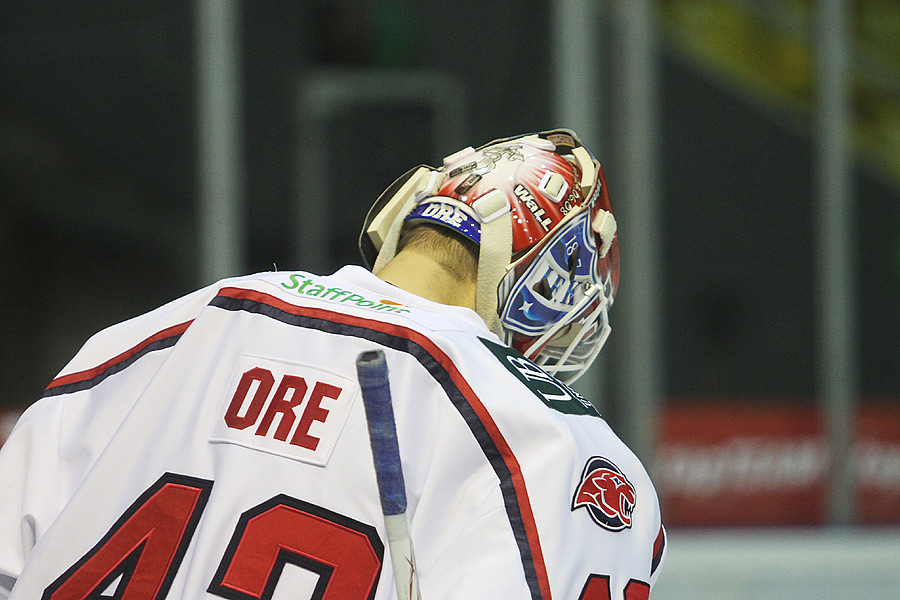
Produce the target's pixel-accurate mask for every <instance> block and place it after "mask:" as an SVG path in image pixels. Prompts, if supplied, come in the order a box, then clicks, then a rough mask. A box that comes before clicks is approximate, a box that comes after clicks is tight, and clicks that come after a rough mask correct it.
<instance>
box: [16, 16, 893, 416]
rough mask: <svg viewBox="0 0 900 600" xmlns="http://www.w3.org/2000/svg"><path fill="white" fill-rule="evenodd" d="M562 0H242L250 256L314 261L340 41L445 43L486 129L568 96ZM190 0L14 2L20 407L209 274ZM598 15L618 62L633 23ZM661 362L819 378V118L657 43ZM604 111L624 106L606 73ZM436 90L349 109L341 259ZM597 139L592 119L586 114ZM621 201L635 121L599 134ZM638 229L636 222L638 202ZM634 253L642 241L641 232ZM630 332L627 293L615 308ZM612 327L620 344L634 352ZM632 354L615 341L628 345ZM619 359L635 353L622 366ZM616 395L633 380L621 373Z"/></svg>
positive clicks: (710, 392) (782, 394) (860, 166)
mask: <svg viewBox="0 0 900 600" xmlns="http://www.w3.org/2000/svg"><path fill="white" fill-rule="evenodd" d="M550 18H551V15H550V8H549V4H548V2H541V1H537V0H529V1H516V2H514V1H512V0H501V1H496V2H469V1H459V2H449V3H448V2H441V3H430V2H429V3H418V2H413V1H412V0H408V1H399V0H398V1H386V0H371V1H368V2H363V1H359V2H323V1H313V0H307V1H289V0H265V1H259V2H246V3H245V5H244V7H243V12H242V15H241V19H242V22H243V32H242V38H241V43H242V45H243V47H242V60H243V71H242V77H243V89H242V92H243V101H244V107H243V113H242V117H243V120H244V134H243V135H244V148H243V149H244V158H245V169H246V171H245V176H246V201H247V205H248V212H247V215H246V218H247V227H248V231H247V234H248V244H249V246H248V253H249V255H248V267H247V271H248V272H252V271H261V270H270V269H272V268H273V265H276V266H277V268H279V269H295V268H308V267H309V266H308V265H303V264H297V262H298V258H297V239H299V238H300V237H301V236H303V235H304V223H302V222H298V219H297V217H296V214H297V208H296V206H297V203H298V201H302V198H303V190H302V186H301V185H300V184H299V183H298V181H299V178H298V173H297V155H298V148H300V147H301V145H302V144H310V143H317V141H316V140H308V139H303V138H302V137H301V134H300V132H301V130H302V123H298V122H297V108H296V107H297V94H298V89H300V88H301V86H302V83H303V81H304V76H305V74H307V73H309V72H310V70H311V69H318V68H322V67H354V68H366V69H375V68H388V69H425V70H429V71H434V72H437V73H442V74H446V75H447V76H449V77H452V78H453V79H454V80H455V81H458V82H459V86H460V88H461V89H460V90H459V93H460V94H462V95H463V97H464V99H465V103H466V118H467V124H468V125H467V131H465V132H464V134H465V135H464V136H463V139H465V140H466V143H471V144H472V145H479V144H482V143H485V142H487V141H489V140H491V139H494V138H498V137H505V136H508V135H513V134H518V133H524V132H527V131H534V130H539V129H546V128H551V127H557V126H565V125H566V124H564V123H556V122H553V120H552V107H551V97H552V93H551V92H552V89H551V85H552V83H551V82H552V77H551V75H552V73H551V60H550V57H551V48H550V43H551V36H550V34H549V30H548V22H549V19H550ZM193 19H194V14H193V5H192V3H190V2H155V3H145V2H133V1H123V0H116V1H112V0H101V1H95V2H91V3H78V4H69V3H59V2H52V1H49V0H32V1H28V2H25V1H12V2H4V3H2V4H0V277H2V279H0V280H2V282H3V293H2V299H0V302H2V311H0V315H2V318H0V382H2V384H0V408H11V409H12V408H17V407H24V406H25V405H27V404H28V403H29V402H31V401H33V400H34V399H35V398H36V397H37V396H39V395H40V392H41V389H42V388H43V387H44V386H45V385H46V384H47V383H48V382H49V380H50V379H52V378H53V376H54V375H55V374H56V372H58V371H59V370H60V369H61V368H62V367H63V366H64V364H65V363H66V361H67V360H68V359H69V358H70V357H71V356H72V355H73V354H74V353H75V351H77V349H78V348H79V347H80V345H81V344H82V343H83V342H84V341H85V340H86V339H87V337H88V336H90V335H91V334H92V333H94V332H96V331H97V330H99V329H101V328H103V327H105V326H108V325H111V324H113V323H115V322H117V321H120V320H123V319H126V318H129V317H132V316H136V315H138V314H140V313H142V312H145V311H147V310H149V309H151V308H154V307H156V306H158V305H160V304H162V303H164V302H166V301H168V300H172V299H174V298H176V297H178V296H180V295H183V294H185V293H187V292H189V291H191V290H193V289H196V288H197V287H200V286H201V285H204V284H206V283H208V282H204V281H201V276H200V273H199V268H198V247H197V242H196V237H197V229H198V227H197V196H198V178H197V173H196V167H197V159H196V152H197V136H196V123H195V118H196V113H197V107H196V88H195V83H194V77H195V51H196V48H195V39H194V21H193ZM612 27H613V26H612V25H610V24H609V22H608V21H607V20H604V21H603V33H604V39H603V40H598V44H597V51H598V52H605V57H606V58H605V60H606V64H608V65H609V69H610V73H609V76H608V77H606V76H604V78H603V80H604V82H605V85H606V86H613V85H615V65H616V58H617V48H616V43H615V34H616V32H615V31H612V30H611V28H612ZM660 60H661V79H660V83H661V106H660V108H661V115H660V116H661V136H662V137H661V140H660V144H661V160H662V164H661V167H660V169H661V172H660V177H661V188H662V189H661V191H662V209H663V220H662V225H663V243H662V249H663V256H662V260H663V263H662V265H661V272H662V274H663V276H664V281H663V289H664V306H663V307H662V315H663V323H664V333H665V340H664V348H663V350H664V354H663V356H664V364H665V373H664V386H665V392H666V395H667V397H669V398H670V401H672V402H677V401H680V400H682V399H685V398H696V397H740V398H744V399H748V400H751V401H752V400H757V401H767V400H770V399H773V398H775V399H784V398H794V399H799V400H802V401H809V400H812V399H813V398H814V397H815V361H816V357H815V308H816V306H815V296H814V293H815V280H814V276H815V266H814V265H815V262H814V261H815V255H814V238H813V236H814V220H813V219H814V212H813V210H814V185H813V168H814V162H813V157H814V154H813V140H812V132H811V128H810V125H809V119H808V118H805V117H803V116H802V115H800V116H798V115H796V114H793V113H790V112H784V111H779V110H778V109H777V108H773V107H772V106H771V105H767V104H766V103H765V102H761V101H760V100H759V99H758V98H757V97H755V96H754V95H753V94H747V93H746V91H745V90H742V89H741V88H740V87H739V86H734V85H731V84H730V83H729V82H728V81H727V80H725V79H722V78H721V77H718V76H716V75H714V74H713V73H712V71H710V70H707V69H704V68H703V67H702V65H698V64H697V63H696V62H695V61H693V60H689V59H688V58H687V57H685V56H684V55H683V53H681V52H680V51H679V50H677V49H676V46H674V45H670V44H665V43H664V44H662V46H661V47H660ZM609 92H610V90H609V89H608V87H607V89H605V90H604V92H602V93H601V94H600V96H599V97H597V98H591V97H586V98H585V102H592V101H596V102H600V103H601V106H604V107H605V108H606V109H607V110H606V111H605V113H604V114H605V115H606V116H605V117H604V119H605V122H604V127H603V130H604V131H606V132H610V131H613V130H614V129H615V128H614V127H613V125H614V123H612V122H611V121H612V119H613V118H614V117H613V115H614V112H615V111H614V110H613V109H612V108H611V107H610V106H609V99H610V97H612V95H611V94H610V93H609ZM431 118H432V115H431V114H430V113H429V110H428V109H427V108H426V107H422V106H415V105H412V104H411V105H409V106H399V107H390V108H385V107H383V106H381V107H379V106H375V105H372V106H360V107H356V108H355V109H353V110H347V111H344V112H339V113H337V115H336V116H335V117H334V118H333V123H332V129H331V131H330V132H329V133H330V143H329V145H328V148H329V150H328V152H329V163H328V164H329V165H330V167H329V171H328V177H329V179H328V180H329V187H330V189H331V191H332V194H331V197H330V198H329V200H328V202H327V204H325V205H322V206H319V207H316V210H321V211H327V213H328V215H329V217H330V220H331V222H332V223H333V238H334V240H335V241H334V243H333V246H332V247H330V248H328V256H329V260H330V261H331V264H327V265H321V269H317V270H322V271H331V270H333V269H335V268H337V267H339V266H340V265H342V264H345V263H347V262H357V263H358V262H359V258H358V256H357V253H356V248H355V243H356V241H355V238H356V235H357V231H358V227H359V224H360V222H361V220H362V218H363V216H364V214H365V212H366V210H367V209H368V207H369V205H370V203H371V202H372V201H373V200H374V198H375V197H376V196H377V195H378V193H379V192H380V191H381V190H382V189H384V188H385V187H386V186H387V185H388V184H389V183H391V181H392V180H393V179H394V178H395V177H397V176H399V175H400V174H402V173H403V172H405V171H406V170H407V169H408V168H409V167H411V166H414V165H415V164H418V163H422V162H425V163H429V164H438V163H439V161H440V159H441V156H433V155H432V152H433V151H432V148H433V147H434V142H435V141H434V140H432V139H431V135H432V134H431V131H432V130H431V125H430V123H431ZM586 141H587V142H588V143H591V142H592V140H586ZM595 142H596V144H597V147H602V153H601V156H600V157H599V158H600V159H601V162H603V164H604V169H605V171H606V176H607V180H608V182H609V184H610V189H611V197H612V202H613V206H614V207H615V206H616V181H617V179H616V178H617V173H618V172H619V170H620V167H619V164H618V163H617V156H616V139H615V136H614V134H612V133H609V134H608V135H605V136H604V139H603V140H596V141H595ZM854 193H855V194H856V199H857V205H856V222H857V225H856V232H857V237H856V244H857V256H858V261H857V264H856V267H857V277H856V281H855V283H856V284H857V286H858V296H857V300H858V303H859V315H858V318H859V326H860V330H859V336H860V337H859V349H860V352H861V365H860V368H861V372H860V377H861V381H860V385H861V392H862V394H863V397H864V401H870V400H872V401H875V400H877V401H891V402H893V401H896V398H897V397H900V378H898V375H897V374H898V373H900V353H898V351H897V350H898V342H897V340H898V339H900V318H898V316H897V309H898V306H900V302H898V300H900V202H898V200H900V194H898V185H897V179H895V178H892V177H891V176H890V174H885V173H884V172H883V171H878V170H876V169H875V168H873V167H872V166H871V165H870V164H868V163H866V162H864V161H862V160H860V161H858V163H857V165H856V170H855V177H854ZM620 231H621V232H622V235H628V224H627V223H620ZM622 261H623V263H622V277H623V278H626V277H628V257H627V256H623V258H622ZM611 317H612V323H613V328H614V332H615V308H614V309H613V311H612V315H611ZM616 351H617V350H616V336H615V333H613V336H612V338H611V339H610V342H609V346H608V350H607V351H605V352H607V353H608V354H609V355H611V356H613V357H614V356H615V355H616ZM613 364H614V362H613ZM612 377H613V379H615V374H614V373H613V375H612ZM612 393H613V395H614V394H615V390H614V388H613V392H612Z"/></svg>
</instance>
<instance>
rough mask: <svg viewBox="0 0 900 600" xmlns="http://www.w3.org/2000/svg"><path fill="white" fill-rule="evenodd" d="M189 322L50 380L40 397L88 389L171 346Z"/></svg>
mask: <svg viewBox="0 0 900 600" xmlns="http://www.w3.org/2000/svg"><path fill="white" fill-rule="evenodd" d="M190 324H191V321H187V322H185V323H181V324H179V325H175V326H173V327H169V328H167V329H164V330H162V331H160V332H157V333H155V334H153V335H152V336H150V337H148V338H147V339H145V340H143V341H142V342H140V343H139V344H137V345H136V346H134V347H132V348H129V349H128V350H126V351H125V352H122V353H121V354H119V355H117V356H115V357H113V358H111V359H110V360H108V361H106V362H105V363H103V364H102V365H99V366H97V367H94V368H93V369H87V370H85V371H78V372H77V373H70V374H69V375H63V376H60V377H57V378H56V379H54V380H53V381H51V382H50V384H49V385H48V386H47V388H46V389H45V390H44V394H43V395H42V398H47V397H49V396H60V395H63V394H70V393H72V392H80V391H82V390H88V389H90V388H92V387H94V386H95V385H97V384H98V383H100V382H101V381H103V380H104V379H106V378H107V377H109V376H110V375H114V374H116V373H119V372H120V371H122V370H124V369H126V368H128V367H129V366H131V365H132V364H134V363H135V362H136V361H137V360H138V359H139V358H141V357H142V356H146V355H147V354H149V353H150V352H154V351H156V350H163V349H165V348H171V347H172V346H174V345H175V344H176V343H177V342H178V340H179V339H180V338H181V336H182V334H183V333H184V332H185V331H186V330H187V328H188V327H189V326H190Z"/></svg>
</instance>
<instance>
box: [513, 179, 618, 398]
mask: <svg viewBox="0 0 900 600" xmlns="http://www.w3.org/2000/svg"><path fill="white" fill-rule="evenodd" d="M599 191H600V189H599V186H598V188H597V189H596V190H595V193H594V194H592V198H591V202H589V203H586V204H584V205H582V206H581V207H579V208H578V209H577V210H575V211H572V212H570V213H569V214H568V215H567V216H566V218H565V219H564V220H563V221H562V222H561V223H559V224H558V225H557V227H556V228H555V230H554V231H552V232H551V233H550V234H549V235H548V236H546V237H545V238H544V239H543V240H541V241H540V242H539V243H538V244H537V245H536V246H535V247H534V248H533V249H532V250H531V251H530V252H528V253H527V254H526V255H525V256H523V257H522V258H520V259H519V260H518V261H516V262H515V263H514V264H513V265H512V267H511V268H510V269H509V271H508V272H507V273H506V275H505V276H504V278H503V280H502V281H501V284H500V286H499V288H498V300H499V306H500V307H501V310H500V323H501V326H502V329H503V332H504V341H505V342H506V343H507V344H509V345H511V346H513V347H515V348H516V349H517V350H519V351H520V352H522V354H524V355H525V356H526V357H528V358H530V359H532V360H534V361H535V362H537V363H538V364H540V365H541V366H542V367H543V368H544V369H545V370H547V371H548V372H550V373H551V374H554V375H556V376H557V377H559V378H560V379H563V380H564V381H574V380H575V379H577V378H578V377H579V376H580V375H581V374H582V373H584V371H585V370H586V369H587V367H588V366H590V364H591V363H592V362H593V360H594V358H595V357H596V355H597V353H598V352H599V351H600V348H601V347H602V346H603V343H604V342H605V341H606V338H607V337H608V336H609V332H610V327H609V316H608V310H609V307H610V306H611V305H612V301H613V296H614V294H615V281H614V278H613V273H612V272H611V270H609V269H606V268H601V267H604V266H605V265H604V264H602V263H605V262H606V260H607V254H605V252H606V251H608V250H609V248H610V244H609V242H605V241H604V240H603V239H602V236H601V233H600V232H598V231H596V229H597V228H595V225H594V224H595V223H597V222H598V219H597V217H598V215H602V213H604V212H606V211H604V210H603V209H602V208H601V207H600V206H599V204H598V203H597V198H596V196H598V195H599ZM615 251H616V253H617V252H618V248H616V249H615ZM616 257H617V254H616Z"/></svg>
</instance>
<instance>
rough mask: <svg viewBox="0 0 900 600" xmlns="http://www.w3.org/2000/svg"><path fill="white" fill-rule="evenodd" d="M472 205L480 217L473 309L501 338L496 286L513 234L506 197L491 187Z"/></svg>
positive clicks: (505, 266) (509, 256)
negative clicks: (488, 191) (476, 277)
mask: <svg viewBox="0 0 900 600" xmlns="http://www.w3.org/2000/svg"><path fill="white" fill-rule="evenodd" d="M472 208H473V209H474V210H475V213H476V214H477V215H478V220H479V221H481V243H480V244H479V251H478V279H477V287H476V289H475V312H477V313H478V315H479V316H480V317H481V318H482V319H484V322H485V323H487V326H488V328H489V329H490V330H491V331H492V332H494V333H495V334H497V336H498V337H500V338H501V339H503V330H502V329H501V327H500V318H499V316H498V315H497V312H498V308H497V289H498V287H499V286H500V280H501V279H502V278H503V276H504V275H505V274H506V270H507V269H508V268H509V265H510V263H511V262H512V242H513V236H512V218H511V217H510V206H509V200H507V198H506V195H505V194H504V193H503V192H501V191H500V190H494V191H493V192H490V193H489V194H487V195H485V196H482V197H481V198H479V199H478V200H476V201H475V202H474V203H473V204H472Z"/></svg>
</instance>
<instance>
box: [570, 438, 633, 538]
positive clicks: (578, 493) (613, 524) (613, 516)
mask: <svg viewBox="0 0 900 600" xmlns="http://www.w3.org/2000/svg"><path fill="white" fill-rule="evenodd" d="M636 502H637V494H636V493H635V490H634V486H633V485H631V482H630V481H628V478H627V477H625V474H624V473H623V472H622V470H621V469H620V468H619V467H617V466H616V465H615V464H613V462H612V461H610V460H608V459H606V458H603V457H602V456H592V457H591V458H589V459H588V461H587V464H585V465H584V472H583V473H582V474H581V482H580V483H579V484H578V488H577V489H576V490H575V495H574V496H573V497H572V510H573V511H574V510H576V509H578V508H581V507H584V508H586V509H587V511H588V513H589V514H590V515H591V519H593V520H594V522H595V523H596V524H597V525H599V526H600V527H603V528H604V529H609V530H610V531H621V530H623V529H627V528H629V527H631V515H632V513H633V512H634V506H635V503H636Z"/></svg>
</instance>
